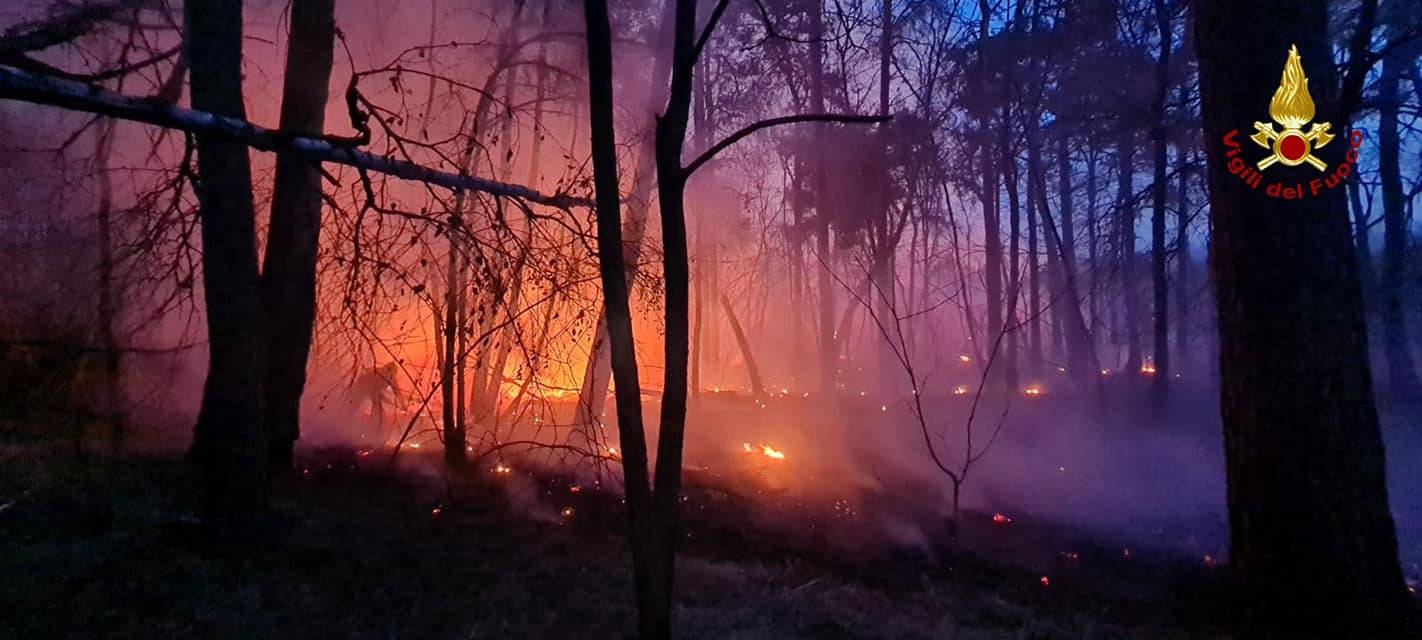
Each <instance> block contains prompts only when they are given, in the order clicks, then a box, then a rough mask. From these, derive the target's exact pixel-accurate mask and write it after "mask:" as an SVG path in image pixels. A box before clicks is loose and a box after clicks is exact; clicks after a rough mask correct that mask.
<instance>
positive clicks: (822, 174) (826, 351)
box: [808, 0, 847, 394]
mask: <svg viewBox="0 0 1422 640" xmlns="http://www.w3.org/2000/svg"><path fill="white" fill-rule="evenodd" d="M812 2H813V6H812V7H810V60H809V64H808V66H809V68H810V110H811V111H814V112H815V113H824V112H825V68H824V65H825V43H824V36H825V22H824V6H823V3H822V0H812ZM814 127H815V135H814V140H815V144H816V146H817V147H818V149H821V150H822V149H824V145H825V125H824V124H815V125H814ZM811 162H812V163H813V164H814V168H813V169H812V171H813V176H814V180H813V182H812V185H811V186H812V188H813V189H814V192H815V253H816V254H817V255H818V257H819V259H818V260H817V262H818V263H819V265H818V267H817V268H816V269H815V274H816V276H817V278H816V283H815V284H816V288H817V289H818V291H819V295H820V305H819V318H820V322H819V325H820V349H819V351H820V367H819V368H820V393H824V394H833V393H835V390H836V386H837V385H838V384H839V358H838V357H837V356H836V354H837V353H838V351H837V350H836V349H835V331H834V284H833V283H832V282H831V278H830V272H829V269H830V267H831V265H833V264H834V261H833V260H832V256H831V254H830V251H831V249H830V217H831V210H832V205H831V204H830V202H829V197H828V193H829V173H828V167H826V165H825V159H824V156H823V154H822V153H821V152H817V153H815V155H814V159H813V160H812V161H811ZM846 337H847V336H846Z"/></svg>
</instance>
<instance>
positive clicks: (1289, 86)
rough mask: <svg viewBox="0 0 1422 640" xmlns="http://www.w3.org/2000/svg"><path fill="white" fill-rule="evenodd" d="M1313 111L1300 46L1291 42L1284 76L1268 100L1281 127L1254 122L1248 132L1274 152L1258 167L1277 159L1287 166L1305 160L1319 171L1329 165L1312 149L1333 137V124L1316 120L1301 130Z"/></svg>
mask: <svg viewBox="0 0 1422 640" xmlns="http://www.w3.org/2000/svg"><path fill="white" fill-rule="evenodd" d="M1313 111H1314V107H1313V97H1312V96H1310V95H1309V94H1308V76H1305V75H1304V71H1303V63H1302V61H1301V60H1300V59H1299V49H1298V47H1297V46H1290V47H1289V59H1288V60H1287V61H1285V62H1284V76H1283V78H1281V79H1280V80H1279V88H1278V89H1277V90H1275V91H1274V98H1273V99H1272V100H1270V101H1269V117H1270V118H1272V119H1273V120H1274V122H1277V123H1279V126H1281V127H1283V130H1282V131H1276V130H1275V129H1274V125H1273V124H1272V123H1263V122H1255V123H1254V129H1255V131H1257V133H1255V134H1254V135H1252V136H1249V139H1250V140H1253V141H1254V143H1255V144H1257V145H1259V146H1261V147H1264V148H1265V149H1269V150H1270V151H1272V152H1273V153H1272V154H1271V155H1269V156H1268V157H1266V158H1264V159H1263V160H1260V161H1259V168H1260V169H1261V170H1263V169H1268V168H1269V167H1270V166H1272V165H1273V164H1274V163H1276V162H1277V163H1279V164H1282V165H1284V166H1286V167H1294V166H1298V165H1301V164H1304V163H1308V165H1309V166H1310V167H1313V168H1315V169H1318V170H1319V171H1323V170H1325V169H1327V168H1328V165H1327V164H1324V162H1323V161H1322V160H1319V159H1318V158H1315V157H1314V156H1313V150H1314V149H1317V148H1321V147H1323V146H1324V145H1327V144H1328V143H1329V142H1332V141H1333V134H1331V133H1328V130H1329V128H1330V127H1332V125H1330V124H1329V123H1327V122H1315V123H1313V127H1312V128H1310V129H1309V131H1308V133H1304V131H1303V127H1304V125H1306V124H1308V123H1309V121H1310V120H1313Z"/></svg>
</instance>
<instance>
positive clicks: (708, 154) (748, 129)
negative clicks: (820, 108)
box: [682, 113, 893, 178]
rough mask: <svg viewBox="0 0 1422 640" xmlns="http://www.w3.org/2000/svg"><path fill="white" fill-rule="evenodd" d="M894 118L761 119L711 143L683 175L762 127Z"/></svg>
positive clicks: (802, 116)
mask: <svg viewBox="0 0 1422 640" xmlns="http://www.w3.org/2000/svg"><path fill="white" fill-rule="evenodd" d="M892 119H893V116H860V115H854V114H840V113H803V114H800V115H794V116H781V117H779V118H769V119H766V120H761V121H760V122H756V123H754V124H750V125H746V126H745V127H744V128H742V129H741V130H740V131H737V132H735V133H733V134H731V135H729V136H726V137H725V138H723V139H721V141H720V142H717V143H716V144H713V145H711V148H710V149H707V150H706V151H704V152H702V154H701V155H699V156H697V157H696V159H695V160H692V161H691V164H688V165H686V168H685V169H682V175H683V176H684V177H688V178H689V177H691V174H693V173H695V172H696V170H697V169H700V168H701V165H703V164H706V163H707V162H710V161H711V159H712V158H715V157H716V154H718V153H720V152H722V151H724V150H725V149H726V147H729V146H731V145H733V144H735V143H737V142H740V141H741V139H742V138H745V137H746V136H749V135H750V134H752V133H755V132H757V131H760V130H761V129H769V128H771V127H778V126H780V125H785V124H796V123H800V122H844V123H850V122H860V123H866V124H876V123H882V122H888V121H889V120H892Z"/></svg>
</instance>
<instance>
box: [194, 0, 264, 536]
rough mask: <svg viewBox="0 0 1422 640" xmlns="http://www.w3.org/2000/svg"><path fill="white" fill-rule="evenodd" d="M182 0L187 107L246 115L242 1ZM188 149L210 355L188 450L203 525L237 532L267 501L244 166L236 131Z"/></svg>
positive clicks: (260, 335) (259, 324)
mask: <svg viewBox="0 0 1422 640" xmlns="http://www.w3.org/2000/svg"><path fill="white" fill-rule="evenodd" d="M183 9H184V11H183V15H184V21H185V23H186V30H185V35H186V37H185V39H184V46H185V47H186V49H187V59H188V62H189V64H190V65H191V66H190V68H191V70H192V72H191V96H192V105H193V108H194V109H198V110H201V111H206V112H209V113H213V114H219V115H223V116H230V117H234V118H239V119H245V114H244V109H243V105H242V3H241V1H240V0H211V1H210V2H204V3H188V4H185V5H184V6H183ZM197 151H198V178H199V182H198V190H197V192H198V203H199V206H198V218H199V220H200V221H201V223H202V246H203V252H202V271H203V293H204V296H203V297H204V301H205V302H206V315H207V333H208V355H209V360H208V374H207V382H206V384H205V385H204V387H203V398H202V409H201V410H200V411H199V413H198V422H197V428H196V430H195V438H194V442H193V451H192V456H193V458H194V459H195V460H196V461H197V462H198V463H199V464H200V465H201V467H202V472H203V485H204V495H203V520H204V523H205V525H206V526H207V527H208V528H209V531H210V532H211V533H212V534H214V535H241V531H242V529H243V528H245V527H246V526H248V525H250V524H251V523H252V521H253V518H254V517H255V516H257V515H258V514H259V513H260V512H261V511H262V510H263V509H264V508H265V503H266V474H265V466H266V465H265V458H266V428H265V424H264V423H265V420H264V412H263V404H264V403H263V391H262V380H263V378H264V377H265V357H264V352H265V351H266V340H265V331H264V330H263V318H262V312H261V291H260V284H259V278H258V275H257V238H256V222H255V220H254V214H253V205H252V176H251V173H252V172H251V166H250V164H249V163H248V159H247V147H246V145H244V144H243V143H241V142H239V141H237V140H233V139H231V138H225V137H221V136H216V135H199V136H198V139H197Z"/></svg>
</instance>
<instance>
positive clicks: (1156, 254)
mask: <svg viewBox="0 0 1422 640" xmlns="http://www.w3.org/2000/svg"><path fill="white" fill-rule="evenodd" d="M1172 11H1173V8H1172V7H1171V6H1170V5H1169V3H1168V2H1167V1H1166V0H1155V20H1156V31H1157V34H1158V35H1159V37H1160V53H1159V55H1158V56H1157V57H1156V60H1155V99H1154V101H1153V102H1152V103H1151V130H1150V138H1151V145H1152V147H1153V153H1154V156H1155V157H1154V165H1155V176H1154V178H1153V180H1152V182H1151V188H1150V192H1151V216H1150V241H1151V244H1150V275H1151V292H1152V293H1153V294H1154V299H1153V305H1152V308H1153V310H1154V311H1155V313H1154V314H1153V315H1154V317H1153V320H1154V322H1153V323H1152V328H1153V329H1154V336H1153V338H1154V340H1153V342H1152V352H1153V355H1154V362H1155V377H1154V378H1152V379H1151V391H1152V396H1153V398H1154V401H1155V403H1156V405H1157V406H1163V404H1164V401H1165V394H1166V390H1167V389H1168V388H1169V386H1168V385H1169V384H1170V288H1169V287H1170V282H1169V280H1168V279H1167V277H1166V271H1165V268H1166V259H1165V258H1166V256H1165V194H1166V188H1167V187H1168V186H1169V185H1167V184H1166V180H1167V178H1166V169H1167V167H1166V163H1167V162H1168V161H1169V159H1168V154H1167V152H1168V147H1169V141H1168V140H1166V135H1165V134H1166V125H1167V123H1166V121H1165V118H1166V113H1165V100H1166V98H1167V97H1168V96H1169V95H1170V50H1171V47H1172V46H1174V35H1175V34H1174V31H1173V29H1172V26H1171V22H1172V21H1171V13H1172Z"/></svg>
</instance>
